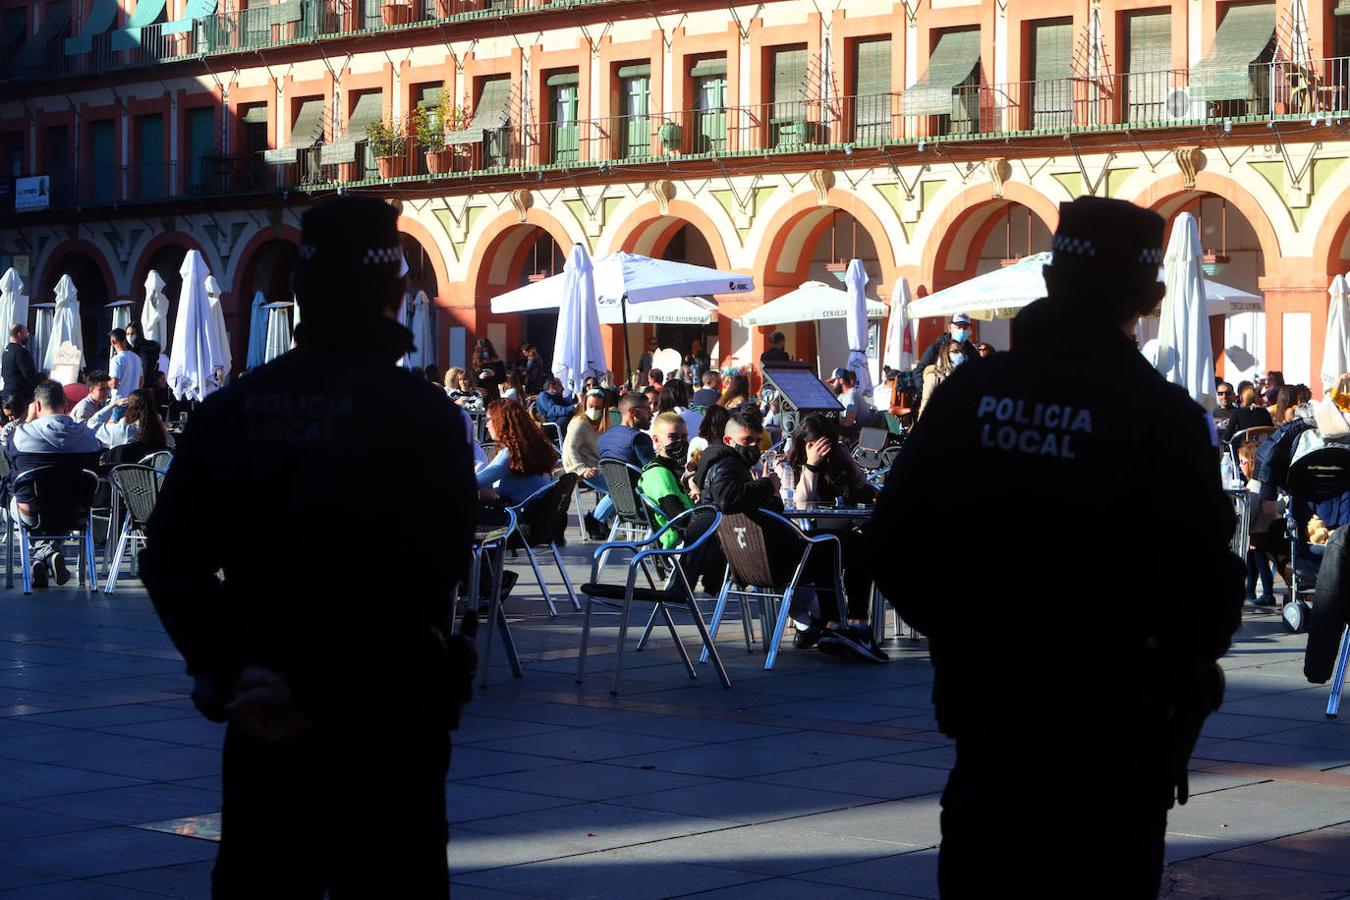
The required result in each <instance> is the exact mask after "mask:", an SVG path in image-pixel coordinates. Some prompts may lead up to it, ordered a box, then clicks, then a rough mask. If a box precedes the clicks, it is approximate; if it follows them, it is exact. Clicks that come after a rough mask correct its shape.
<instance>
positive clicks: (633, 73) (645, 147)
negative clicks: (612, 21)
mask: <svg viewBox="0 0 1350 900" xmlns="http://www.w3.org/2000/svg"><path fill="white" fill-rule="evenodd" d="M651 72H652V67H651V66H650V65H649V64H647V63H642V64H633V65H626V66H620V67H619V70H618V76H619V110H620V115H621V117H622V121H621V122H620V124H619V155H620V156H621V157H622V158H623V159H630V158H633V157H641V156H651V155H652V123H651V118H650V113H651V83H652V78H651Z"/></svg>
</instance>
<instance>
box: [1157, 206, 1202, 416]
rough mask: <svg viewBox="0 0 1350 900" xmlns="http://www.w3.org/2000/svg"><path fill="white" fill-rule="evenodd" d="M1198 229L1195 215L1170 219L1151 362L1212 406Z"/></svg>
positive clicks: (1200, 401) (1169, 379)
mask: <svg viewBox="0 0 1350 900" xmlns="http://www.w3.org/2000/svg"><path fill="white" fill-rule="evenodd" d="M1203 255H1204V251H1203V250H1202V249H1201V248H1200V229H1199V227H1197V225H1196V222H1195V216H1193V215H1191V214H1190V213H1186V212H1184V213H1182V214H1181V215H1179V216H1177V218H1176V221H1175V222H1174V223H1173V224H1172V237H1171V239H1170V240H1169V241H1168V242H1167V253H1166V254H1164V256H1163V280H1164V281H1165V282H1166V284H1167V293H1166V294H1165V295H1164V296H1163V302H1162V312H1161V314H1160V317H1159V322H1158V349H1157V354H1158V358H1157V362H1156V363H1155V367H1156V368H1157V370H1158V371H1159V372H1161V373H1162V375H1163V377H1164V378H1166V379H1167V380H1168V381H1170V382H1171V383H1172V384H1177V385H1180V386H1181V387H1183V388H1185V389H1186V393H1188V394H1190V395H1191V399H1192V400H1194V401H1195V402H1197V403H1199V404H1200V405H1201V406H1203V407H1204V408H1205V409H1213V408H1214V405H1215V402H1216V400H1217V399H1218V398H1217V397H1215V395H1214V390H1215V388H1214V351H1213V350H1212V349H1211V347H1210V343H1209V315H1208V311H1207V310H1206V308H1205V279H1204V276H1203V275H1202V274H1201V272H1200V260H1201V258H1202V256H1203Z"/></svg>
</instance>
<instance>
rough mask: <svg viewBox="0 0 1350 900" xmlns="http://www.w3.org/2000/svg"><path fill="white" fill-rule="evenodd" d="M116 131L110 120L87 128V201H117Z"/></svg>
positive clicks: (95, 123)
mask: <svg viewBox="0 0 1350 900" xmlns="http://www.w3.org/2000/svg"><path fill="white" fill-rule="evenodd" d="M115 139H116V129H115V126H114V123H113V120H112V119H104V120H103V121H101V122H94V123H92V124H91V125H90V126H89V199H90V200H91V201H93V202H94V203H111V202H113V200H115V199H117V150H116V147H115V146H114V141H115Z"/></svg>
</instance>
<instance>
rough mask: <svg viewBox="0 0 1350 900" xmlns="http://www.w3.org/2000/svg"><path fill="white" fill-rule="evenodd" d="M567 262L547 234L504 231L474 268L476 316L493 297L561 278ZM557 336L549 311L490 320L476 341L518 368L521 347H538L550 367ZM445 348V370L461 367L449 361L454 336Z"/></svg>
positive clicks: (532, 229)
mask: <svg viewBox="0 0 1350 900" xmlns="http://www.w3.org/2000/svg"><path fill="white" fill-rule="evenodd" d="M566 261H567V256H566V253H565V251H564V248H563V246H562V245H561V244H559V243H558V239H557V238H556V237H555V236H554V234H553V232H551V231H550V230H549V229H547V228H545V227H543V226H541V225H535V224H525V225H514V226H512V227H510V228H508V229H506V230H505V231H504V232H502V234H501V235H499V236H498V237H497V238H496V239H495V241H494V242H493V244H492V245H491V246H490V247H489V249H488V251H487V253H486V255H485V257H484V260H483V265H482V266H481V267H480V268H479V274H478V285H477V292H476V294H477V297H478V303H479V304H480V311H481V312H486V313H487V314H488V315H491V313H490V311H489V310H490V307H489V304H490V303H491V299H492V298H493V297H496V296H498V295H500V294H504V293H506V292H507V291H513V290H515V289H516V288H520V287H524V286H525V285H527V284H529V283H530V282H532V281H541V280H543V279H545V278H549V277H551V276H553V275H557V274H560V273H561V272H562V270H563V265H564V264H565V263H566ZM427 293H428V295H430V293H431V292H430V291H428V292H427ZM557 330H558V313H557V310H552V309H550V310H539V311H537V312H525V313H519V314H515V315H511V316H503V317H500V318H498V317H492V318H489V319H487V323H486V327H485V328H482V329H481V330H480V333H479V334H478V337H480V338H483V337H486V338H487V339H488V340H490V341H491V342H492V346H493V348H494V349H495V350H496V351H497V355H498V356H500V357H501V358H502V359H503V360H505V361H506V364H507V365H508V366H511V365H514V364H517V363H518V362H519V359H518V357H519V355H520V345H521V344H522V343H527V342H528V343H531V344H534V345H535V346H536V347H538V348H539V355H540V356H541V357H543V359H544V362H545V363H546V364H549V365H551V364H552V356H553V342H554V338H555V337H556V335H557ZM450 343H451V347H452V350H451V361H450V362H449V365H462V363H456V362H455V361H454V360H455V349H454V348H455V345H456V344H457V343H458V342H457V341H456V340H455V336H454V335H453V334H452V335H451V342H450ZM521 365H523V363H521Z"/></svg>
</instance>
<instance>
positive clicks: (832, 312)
mask: <svg viewBox="0 0 1350 900" xmlns="http://www.w3.org/2000/svg"><path fill="white" fill-rule="evenodd" d="M864 302H865V304H866V308H867V318H869V319H881V318H884V317H885V315H886V304H884V303H879V302H877V301H876V300H865V301H864ZM849 310H850V305H849V296H848V293H847V292H846V291H841V290H839V289H838V288H832V287H830V286H829V285H827V284H823V283H821V282H819V281H808V282H806V283H805V284H803V285H802V286H801V287H799V288H797V289H796V290H794V291H789V292H788V293H786V294H784V295H783V296H781V297H777V298H775V299H773V300H770V301H769V302H768V303H765V304H764V305H763V306H758V307H756V308H754V309H752V310H750V311H749V312H748V313H746V314H745V315H743V316H740V317H738V318H737V319H736V321H737V322H739V323H740V324H742V325H744V326H745V327H747V328H751V327H754V326H757V325H790V324H792V323H793V322H818V321H820V320H822V319H844V318H847V317H848V314H849Z"/></svg>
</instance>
